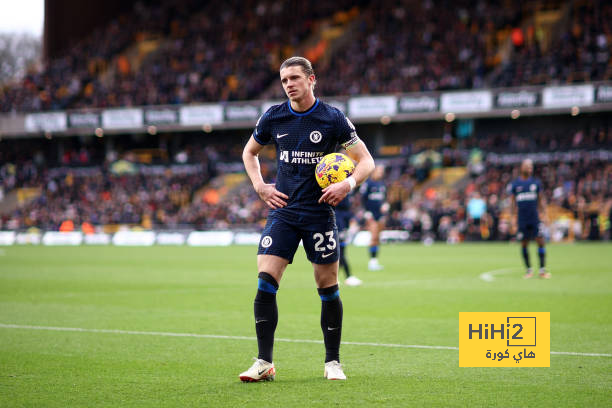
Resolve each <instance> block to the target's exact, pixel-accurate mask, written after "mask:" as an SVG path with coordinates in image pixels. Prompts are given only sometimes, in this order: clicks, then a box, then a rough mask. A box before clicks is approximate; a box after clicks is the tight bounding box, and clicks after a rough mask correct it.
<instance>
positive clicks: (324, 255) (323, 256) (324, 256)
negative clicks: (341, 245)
mask: <svg viewBox="0 0 612 408" xmlns="http://www.w3.org/2000/svg"><path fill="white" fill-rule="evenodd" d="M333 254H334V253H333V252H330V253H329V254H323V255H321V258H327V257H328V256H330V255H333Z"/></svg>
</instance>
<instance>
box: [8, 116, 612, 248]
mask: <svg viewBox="0 0 612 408" xmlns="http://www.w3.org/2000/svg"><path fill="white" fill-rule="evenodd" d="M549 136H550V137H548V138H542V139H540V138H538V137H535V135H531V134H525V135H521V136H519V135H518V134H516V133H509V134H506V133H503V132H502V133H499V134H489V135H487V136H486V137H483V136H480V137H471V138H467V139H462V140H455V141H454V142H453V143H454V144H455V145H454V146H444V145H442V146H440V147H439V148H438V149H435V150H431V149H420V148H418V147H416V146H409V147H408V148H407V149H406V153H405V154H401V155H399V156H395V157H391V158H389V157H387V158H381V159H380V161H381V162H386V175H385V180H386V183H387V201H388V203H389V212H388V214H387V228H390V229H401V230H405V231H408V232H409V233H410V236H411V239H415V240H423V239H432V240H440V241H448V242H458V241H462V240H489V239H490V240H506V239H509V238H511V237H512V236H513V233H514V231H513V229H512V214H511V213H510V203H511V200H510V195H509V194H508V192H507V191H506V188H507V186H508V184H509V183H510V182H511V181H512V180H514V179H515V178H517V177H518V173H517V168H518V164H519V163H520V161H521V160H522V159H523V158H524V157H525V154H524V153H526V152H533V151H537V152H538V153H537V154H536V155H535V156H533V157H534V161H535V164H536V166H535V176H536V177H537V178H539V179H540V180H541V181H542V185H543V198H544V201H545V203H547V207H548V211H547V213H546V214H543V215H542V218H543V220H544V221H546V224H547V225H548V226H549V229H548V230H547V233H548V235H549V238H555V239H563V238H576V239H601V238H604V237H607V238H610V235H609V234H610V225H611V222H610V220H611V219H612V218H611V217H612V214H611V213H610V211H611V210H612V131H611V130H610V129H607V128H598V127H590V128H587V129H583V130H575V131H572V132H568V133H567V134H565V135H561V134H556V135H549ZM552 140H555V143H554V144H551V141H552ZM44 144H45V142H44V141H39V142H38V144H36V143H25V142H24V143H18V142H14V143H9V144H5V143H4V142H3V145H2V146H3V147H6V146H12V149H7V148H3V149H2V152H0V163H2V165H0V180H1V181H2V184H1V186H0V189H1V190H2V191H3V192H4V194H7V193H9V192H11V191H15V189H17V188H20V187H34V188H37V189H39V192H38V193H39V195H38V196H37V198H36V199H35V200H33V201H31V202H28V203H27V204H24V205H21V206H19V207H17V209H16V210H12V211H10V212H3V213H0V229H11V230H23V229H27V228H29V227H37V228H42V229H45V230H57V229H59V228H60V225H61V223H62V222H63V221H65V220H71V221H73V222H74V223H75V224H76V225H80V224H83V223H85V222H87V223H89V224H91V225H93V226H95V227H96V228H101V227H102V226H103V225H109V224H111V225H117V224H127V225H132V226H139V227H142V228H155V229H173V230H176V229H193V228H196V229H215V228H245V229H250V230H253V229H254V230H258V229H261V228H262V227H263V223H264V222H265V218H266V216H267V212H268V210H267V208H266V206H265V204H264V203H263V202H262V201H261V200H260V199H259V198H258V196H257V194H256V193H255V192H254V191H253V188H252V186H251V184H250V182H249V181H248V179H247V178H246V176H245V175H244V172H243V167H242V164H241V161H240V152H241V148H242V144H241V143H236V144H229V143H216V144H210V143H209V144H204V145H202V144H198V143H195V142H194V140H191V141H190V142H189V143H185V144H183V145H180V146H178V147H177V148H176V149H169V150H168V154H167V155H166V156H164V157H162V158H160V159H158V160H157V162H156V161H153V162H148V163H147V164H142V163H138V161H139V157H141V156H138V155H137V154H136V153H135V150H130V149H126V148H125V146H124V147H123V148H121V149H120V147H121V146H116V148H117V150H118V151H112V150H110V151H108V150H107V151H104V150H103V149H100V148H95V147H94V146H89V147H85V146H80V147H79V146H78V145H74V146H72V145H67V146H65V147H64V149H63V154H61V155H57V154H56V153H57V152H55V153H52V152H50V151H46V150H45V149H44ZM500 145H503V146H506V148H505V149H499V148H498V147H499V146H500ZM534 149H537V150H534ZM32 151H34V152H35V154H34V155H33V156H32V154H31V152H32ZM160 157H161V156H160ZM423 157H425V159H424V160H422V158H423ZM260 158H261V162H262V173H263V174H264V179H265V180H269V181H273V180H274V175H275V171H276V168H275V153H274V150H273V149H272V148H266V149H264V151H263V152H262V154H261V155H260ZM449 166H450V167H455V166H460V167H463V168H465V169H466V171H465V174H464V175H463V176H462V178H461V179H458V180H457V181H456V182H455V183H453V184H451V185H445V184H443V183H442V184H440V183H438V184H436V183H432V182H431V180H432V179H433V177H431V178H430V177H429V176H430V173H431V172H432V171H433V170H434V169H436V168H449ZM236 174H238V176H239V177H237V178H236V181H235V182H233V181H231V180H230V179H228V178H226V177H231V176H232V175H236ZM0 203H1V200H0ZM353 207H354V213H355V220H356V221H357V222H363V221H364V210H363V208H362V207H361V202H360V200H359V197H358V196H356V197H354V199H353ZM570 220H572V222H570ZM573 220H575V222H574V221H573Z"/></svg>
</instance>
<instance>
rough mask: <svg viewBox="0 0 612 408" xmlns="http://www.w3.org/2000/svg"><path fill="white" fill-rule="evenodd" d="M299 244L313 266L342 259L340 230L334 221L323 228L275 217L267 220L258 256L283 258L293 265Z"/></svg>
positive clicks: (322, 224) (322, 225)
mask: <svg viewBox="0 0 612 408" xmlns="http://www.w3.org/2000/svg"><path fill="white" fill-rule="evenodd" d="M300 241H303V242H304V250H305V251H306V257H307V258H308V260H309V261H310V262H312V263H316V264H329V263H333V262H336V261H337V260H338V258H339V245H338V228H336V224H335V223H334V221H333V219H331V220H330V221H328V222H326V223H321V224H292V223H289V222H287V221H285V220H283V219H281V218H280V217H275V216H270V217H268V221H267V222H266V226H265V228H264V230H263V232H262V233H261V239H260V240H259V249H258V250H257V254H258V255H276V256H280V257H281V258H285V259H287V260H288V261H289V263H292V262H293V256H294V255H295V251H296V250H297V248H298V246H299V245H300Z"/></svg>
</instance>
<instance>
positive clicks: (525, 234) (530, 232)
mask: <svg viewBox="0 0 612 408" xmlns="http://www.w3.org/2000/svg"><path fill="white" fill-rule="evenodd" d="M542 236H544V234H543V231H542V223H541V222H536V223H530V224H519V227H518V234H516V239H518V240H519V241H522V240H524V239H535V238H538V237H542Z"/></svg>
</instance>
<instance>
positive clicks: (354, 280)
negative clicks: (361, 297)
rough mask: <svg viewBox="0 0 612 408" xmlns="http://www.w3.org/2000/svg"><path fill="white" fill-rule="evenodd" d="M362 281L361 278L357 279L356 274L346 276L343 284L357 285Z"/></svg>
mask: <svg viewBox="0 0 612 408" xmlns="http://www.w3.org/2000/svg"><path fill="white" fill-rule="evenodd" d="M362 283H363V282H362V281H361V279H359V278H358V277H356V276H349V277H348V278H346V280H345V281H344V284H345V285H346V286H359V285H361V284H362Z"/></svg>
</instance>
